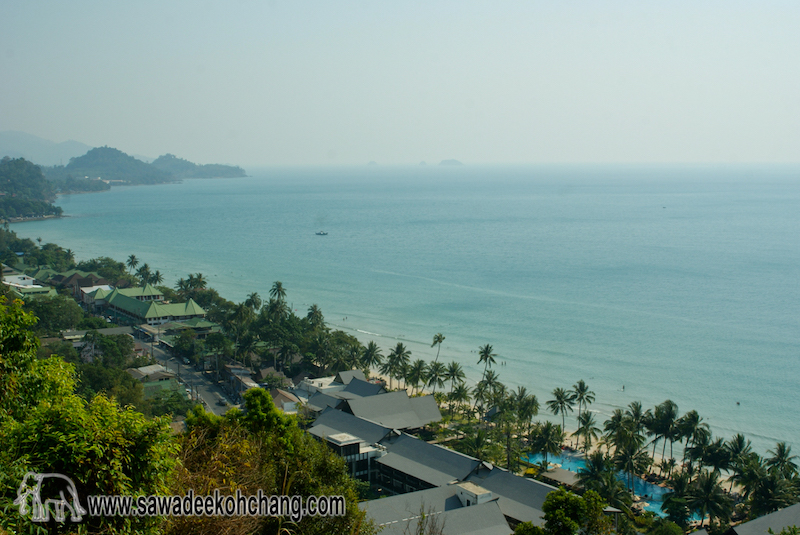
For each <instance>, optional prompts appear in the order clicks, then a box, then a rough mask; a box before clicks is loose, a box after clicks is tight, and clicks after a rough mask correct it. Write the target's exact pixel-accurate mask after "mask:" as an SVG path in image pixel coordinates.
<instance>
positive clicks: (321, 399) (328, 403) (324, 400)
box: [308, 392, 342, 412]
mask: <svg viewBox="0 0 800 535" xmlns="http://www.w3.org/2000/svg"><path fill="white" fill-rule="evenodd" d="M341 402H342V400H341V399H338V398H335V397H332V396H329V395H327V394H323V393H322V392H317V393H316V394H314V395H313V396H311V397H310V398H308V408H309V409H311V410H312V411H315V412H319V411H322V410H324V409H325V408H327V407H333V408H336V406H337V405H339V403H341Z"/></svg>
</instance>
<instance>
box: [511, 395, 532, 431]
mask: <svg viewBox="0 0 800 535" xmlns="http://www.w3.org/2000/svg"><path fill="white" fill-rule="evenodd" d="M511 398H512V400H513V402H514V410H515V411H516V413H517V418H518V420H519V423H520V424H524V425H525V426H526V427H527V431H528V432H529V433H530V430H531V424H532V422H533V417H534V416H536V415H537V414H539V400H538V399H536V396H535V395H533V394H528V390H527V389H526V388H525V387H524V386H518V387H517V391H516V392H514V393H513V394H512V395H511Z"/></svg>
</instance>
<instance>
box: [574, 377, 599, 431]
mask: <svg viewBox="0 0 800 535" xmlns="http://www.w3.org/2000/svg"><path fill="white" fill-rule="evenodd" d="M572 398H573V399H574V400H575V403H577V404H578V420H579V421H580V419H581V407H587V408H588V406H589V405H591V404H592V403H593V402H594V392H592V391H591V390H589V387H588V386H587V385H586V383H585V382H584V381H583V379H581V380H580V381H578V382H577V383H575V384H574V385H572Z"/></svg>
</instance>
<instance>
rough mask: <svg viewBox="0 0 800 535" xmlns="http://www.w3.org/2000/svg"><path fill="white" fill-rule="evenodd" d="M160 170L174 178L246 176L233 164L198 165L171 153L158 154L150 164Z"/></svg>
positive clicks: (242, 170)
mask: <svg viewBox="0 0 800 535" xmlns="http://www.w3.org/2000/svg"><path fill="white" fill-rule="evenodd" d="M151 165H153V166H154V167H157V168H158V169H161V170H162V171H166V172H168V173H172V175H173V176H174V177H175V178H235V177H241V176H247V175H246V174H245V172H244V169H242V168H241V167H237V166H233V165H221V164H206V165H198V164H196V163H192V162H190V161H188V160H184V159H183V158H178V157H177V156H175V155H173V154H165V155H163V156H159V157H158V158H156V160H155V161H154V162H153V163H152V164H151Z"/></svg>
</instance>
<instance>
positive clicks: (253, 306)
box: [244, 292, 262, 312]
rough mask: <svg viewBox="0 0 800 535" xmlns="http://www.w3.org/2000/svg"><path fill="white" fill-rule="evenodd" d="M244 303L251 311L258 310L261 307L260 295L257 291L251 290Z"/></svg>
mask: <svg viewBox="0 0 800 535" xmlns="http://www.w3.org/2000/svg"><path fill="white" fill-rule="evenodd" d="M244 304H245V305H247V306H248V307H250V310H252V311H253V312H258V309H259V308H261V304H262V302H261V296H260V295H258V292H253V293H251V294H250V295H248V296H247V300H246V301H245V302H244Z"/></svg>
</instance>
